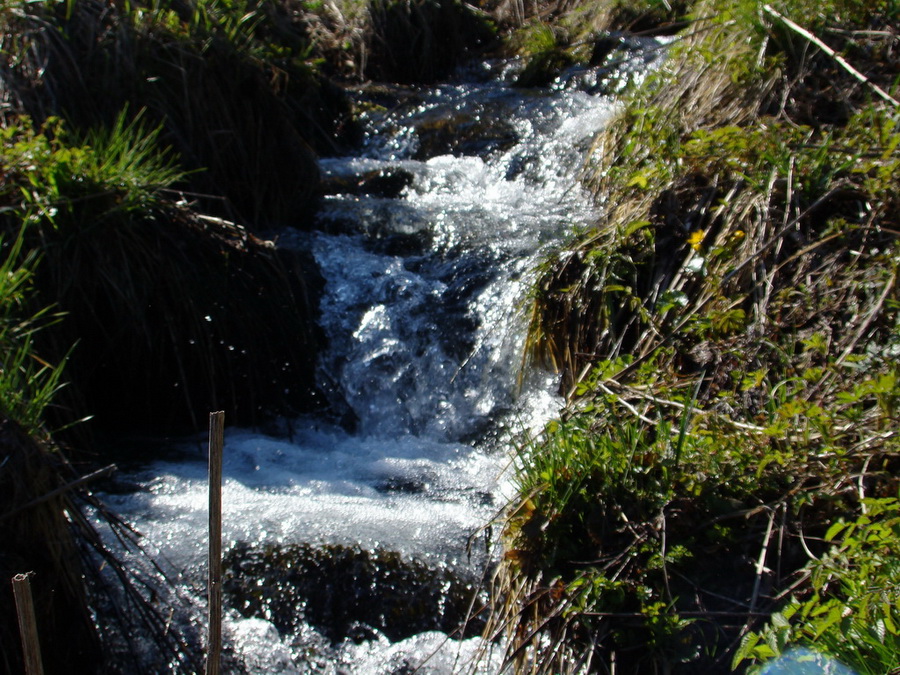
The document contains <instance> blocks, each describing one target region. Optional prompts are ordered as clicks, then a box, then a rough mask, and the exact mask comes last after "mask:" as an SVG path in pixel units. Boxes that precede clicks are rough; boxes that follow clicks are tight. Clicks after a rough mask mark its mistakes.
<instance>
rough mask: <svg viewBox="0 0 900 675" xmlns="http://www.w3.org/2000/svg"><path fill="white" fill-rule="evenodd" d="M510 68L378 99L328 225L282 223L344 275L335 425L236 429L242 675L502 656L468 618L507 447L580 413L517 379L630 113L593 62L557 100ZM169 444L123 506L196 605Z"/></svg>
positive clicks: (549, 388)
mask: <svg viewBox="0 0 900 675" xmlns="http://www.w3.org/2000/svg"><path fill="white" fill-rule="evenodd" d="M511 72H512V71H511V69H510V64H482V65H480V66H479V67H477V68H473V69H470V70H469V71H468V72H466V73H464V74H463V75H461V76H460V79H459V80H458V81H456V82H453V83H449V84H443V85H440V86H437V87H434V88H429V89H423V88H399V87H388V86H381V87H369V88H364V89H361V90H360V91H359V96H360V100H361V101H363V102H364V103H365V109H366V110H367V111H368V112H367V113H366V115H365V122H366V136H365V141H364V143H363V145H362V148H361V151H360V152H359V154H357V155H356V156H353V157H332V158H325V159H323V160H322V161H321V166H322V171H323V175H324V176H325V184H326V185H328V186H329V189H330V194H329V195H328V196H326V197H325V198H324V204H323V207H322V210H321V213H320V215H319V217H318V222H317V224H316V227H315V228H314V229H313V231H300V230H295V229H291V228H287V229H286V230H284V231H281V232H279V234H278V245H279V246H282V247H296V248H301V249H304V250H306V251H310V252H312V254H313V255H314V257H315V260H316V261H317V263H318V265H319V266H320V268H321V272H322V275H323V277H324V279H325V287H324V295H323V298H322V318H321V322H322V326H321V327H322V329H323V331H324V333H325V335H326V336H327V343H328V345H329V346H328V349H327V352H326V353H325V354H323V356H322V359H321V365H320V376H321V382H322V388H323V390H325V391H326V392H327V393H328V396H329V397H330V404H331V405H330V412H331V414H329V415H322V416H318V417H308V418H301V419H296V420H287V421H285V423H284V426H283V433H268V434H264V433H261V432H259V431H253V430H246V429H236V428H228V429H227V430H226V438H225V460H224V489H223V502H224V539H225V546H226V549H227V550H228V551H229V553H228V554H227V558H228V574H229V575H230V579H231V581H230V582H226V607H227V610H228V615H227V617H226V625H225V638H226V643H227V644H228V650H229V654H228V658H229V659H231V661H230V663H232V664H233V665H234V668H235V670H237V671H243V672H250V673H257V672H258V673H272V672H284V673H299V672H302V673H306V672H310V673H312V672H315V673H360V674H363V673H379V672H384V673H395V672H396V673H401V672H412V669H413V668H415V667H417V666H420V665H421V666H422V668H421V670H418V671H416V672H422V673H442V674H443V673H450V672H468V669H470V666H469V665H468V664H469V662H470V660H471V659H472V658H473V657H474V656H475V655H476V654H478V653H480V651H479V650H481V649H482V648H483V647H484V645H483V644H482V643H481V641H480V640H479V638H478V637H477V636H475V635H474V634H475V633H477V630H476V629H477V622H474V623H473V626H475V628H473V629H471V630H470V631H469V633H467V634H465V635H463V636H460V635H459V634H455V633H454V627H455V625H456V623H458V621H459V618H460V616H461V615H464V614H465V611H466V610H467V608H468V606H469V602H470V596H471V593H472V592H473V590H474V589H475V588H476V587H477V584H478V579H479V577H480V575H481V574H482V572H483V570H484V568H485V566H486V565H487V564H489V562H490V560H489V556H488V555H487V554H486V553H485V545H484V541H483V540H484V539H485V538H486V536H487V534H486V532H483V531H482V528H484V527H485V526H486V525H487V524H488V523H489V522H490V520H491V519H492V518H493V517H494V516H495V515H496V514H497V513H498V511H499V510H500V509H501V508H502V507H503V505H504V503H505V501H504V500H505V499H506V498H507V497H508V496H509V488H508V486H507V482H508V477H505V476H504V468H505V467H506V466H507V465H508V463H509V456H508V448H507V447H505V446H504V443H503V439H504V438H505V435H504V434H505V433H506V430H515V429H523V428H536V427H539V426H540V425H541V423H542V422H544V421H545V420H546V419H548V417H549V416H551V415H553V414H555V413H556V412H557V411H558V409H559V407H560V405H561V401H560V400H559V399H558V398H557V397H556V396H555V394H554V390H555V384H554V379H553V376H552V375H551V374H548V373H530V374H529V375H528V377H527V378H525V383H524V385H522V386H520V384H519V374H520V372H519V371H520V366H521V359H522V357H521V352H522V344H523V337H524V329H525V317H524V315H523V314H524V313H523V311H522V310H523V307H524V302H525V299H526V293H527V291H528V288H529V284H530V282H531V281H532V274H533V273H534V272H533V270H534V268H535V265H536V264H537V262H538V261H539V260H540V258H541V256H542V255H543V254H544V253H545V252H546V250H547V247H549V246H553V245H556V244H558V242H559V241H560V240H561V238H563V237H564V236H565V235H566V233H567V232H569V231H571V230H572V228H577V227H579V226H583V225H587V224H589V223H590V222H591V221H592V219H594V218H595V217H596V207H595V205H594V204H593V203H592V200H591V198H590V196H589V195H587V194H586V193H585V192H584V190H583V189H582V188H581V187H580V186H579V183H578V180H577V175H578V171H579V169H580V168H581V165H582V163H583V161H584V156H585V153H586V151H587V149H588V147H589V145H590V143H591V140H592V137H593V136H594V134H595V133H596V132H597V131H598V130H599V129H601V128H602V126H603V124H604V123H605V121H606V120H607V119H608V117H609V115H610V114H611V111H612V109H613V105H614V101H613V99H612V98H611V97H609V96H604V95H602V94H598V93H597V91H596V89H597V85H598V78H600V77H602V76H603V73H601V72H600V71H599V70H598V69H593V70H590V69H573V70H572V71H570V72H569V73H567V77H564V78H560V79H559V80H557V81H556V82H555V83H554V85H553V86H551V87H546V88H540V89H517V88H514V87H512V86H510V80H511V77H512V75H511ZM226 420H227V412H226ZM169 451H170V453H169V454H168V455H167V456H168V457H169V458H168V459H166V460H157V461H153V462H152V463H149V464H146V465H143V466H138V467H134V468H131V469H129V470H128V472H127V475H126V477H125V480H126V481H127V483H128V484H129V485H130V486H131V488H129V489H125V490H120V491H117V492H116V493H112V492H110V493H108V494H106V495H104V499H105V501H106V502H107V503H108V504H109V505H110V506H111V507H112V508H113V509H114V510H115V511H116V512H117V513H118V514H119V515H120V516H121V517H122V518H124V519H125V520H127V521H129V522H131V523H133V524H134V526H135V527H136V529H137V530H139V531H140V532H141V533H142V535H143V542H144V545H145V546H146V547H147V548H148V550H150V551H151V552H152V553H154V554H155V555H156V556H157V558H158V560H161V561H164V566H166V569H168V570H169V573H170V574H173V573H174V575H175V577H176V578H178V579H180V580H181V583H182V584H183V587H182V593H181V595H182V597H183V598H187V600H186V602H187V603H188V604H194V605H195V606H196V607H197V608H200V607H202V604H203V601H202V587H203V583H204V582H203V580H204V574H205V550H206V549H205V543H204V542H205V534H204V533H205V530H206V517H207V516H206V482H205V481H206V465H205V460H204V453H205V445H204V439H185V440H183V441H179V442H177V443H175V444H174V447H172V448H169ZM473 537H474V538H473ZM196 611H198V612H199V609H197V610H196ZM454 622H455V623H454ZM448 637H452V638H454V639H448ZM459 637H465V638H466V639H465V640H457V639H455V638H459ZM423 663H424V665H422V664H423ZM497 663H498V662H497V660H496V658H494V659H493V660H492V659H491V658H489V657H484V658H482V660H481V666H480V667H481V671H482V672H496V669H497V667H498V665H497Z"/></svg>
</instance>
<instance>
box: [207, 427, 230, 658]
mask: <svg viewBox="0 0 900 675" xmlns="http://www.w3.org/2000/svg"><path fill="white" fill-rule="evenodd" d="M224 437H225V413H224V412H222V411H219V412H213V413H210V414H209V585H208V589H207V591H208V593H209V637H208V639H207V642H206V650H207V651H206V674H207V675H219V657H220V655H221V653H222V447H223V446H224Z"/></svg>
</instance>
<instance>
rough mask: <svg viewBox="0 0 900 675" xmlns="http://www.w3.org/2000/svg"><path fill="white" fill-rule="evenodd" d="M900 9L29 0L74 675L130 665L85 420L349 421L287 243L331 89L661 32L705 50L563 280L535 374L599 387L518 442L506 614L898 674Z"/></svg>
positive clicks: (20, 528)
mask: <svg viewBox="0 0 900 675" xmlns="http://www.w3.org/2000/svg"><path fill="white" fill-rule="evenodd" d="M475 5H477V7H476V6H475ZM898 24H900V8H898V5H897V3H896V2H895V0H878V1H877V2H865V1H863V0H824V1H821V2H811V1H809V0H797V1H795V2H787V1H786V0H785V1H781V2H772V3H771V4H770V5H765V4H763V3H761V2H757V1H755V0H740V2H725V1H724V0H697V1H696V2H693V3H691V2H686V1H685V2H667V1H666V0H661V1H652V0H648V1H647V2H640V1H638V0H617V1H611V2H602V1H600V0H596V1H594V0H586V1H584V2H572V1H565V0H561V1H559V2H555V3H522V2H511V1H507V2H481V3H474V4H472V3H468V4H463V3H459V2H452V1H451V0H445V1H440V2H435V1H431V0H409V1H393V0H372V1H371V2H369V3H363V2H356V1H349V0H348V1H347V2H342V3H332V2H327V3H319V2H300V1H295V0H162V1H152V2H151V1H149V0H148V1H147V2H125V1H119V0H115V1H113V2H101V1H100V0H68V1H64V2H58V1H55V0H46V1H34V0H29V1H21V2H19V1H15V0H7V1H5V2H2V3H0V26H2V35H0V46H2V55H3V58H2V59H0V101H2V106H0V123H2V124H0V126H2V129H0V155H2V158H3V171H2V174H0V235H2V252H0V445H2V453H3V456H4V457H3V459H2V460H0V494H2V495H3V502H2V504H0V535H2V536H3V538H4V541H6V542H15V547H14V548H11V547H9V546H4V547H2V550H0V569H2V570H3V571H4V573H9V574H7V576H9V575H11V573H14V572H18V571H22V570H23V569H31V570H35V571H36V573H37V574H38V575H39V576H41V577H42V578H43V579H45V580H49V581H48V583H47V584H46V585H45V586H44V589H45V590H44V591H42V592H41V593H40V594H39V607H40V608H41V611H42V612H44V614H43V615H42V616H41V617H39V620H40V621H41V622H42V626H43V630H44V631H45V634H46V635H52V636H53V638H52V639H53V644H54V646H55V647H56V648H55V649H54V650H53V653H52V657H51V658H50V659H48V663H45V665H46V666H47V667H48V672H52V671H54V670H57V671H59V672H64V671H65V672H71V670H72V668H73V667H76V669H78V670H79V672H87V671H88V670H89V669H90V668H91V667H92V664H96V663H98V662H101V661H102V659H103V658H104V656H103V654H102V653H101V652H102V649H103V648H108V646H109V636H105V637H103V640H105V642H104V641H103V640H101V636H98V635H96V633H95V627H94V624H93V620H92V616H91V613H90V610H89V609H88V605H87V603H88V601H89V598H88V596H89V595H92V602H94V603H96V597H97V586H96V585H95V586H92V587H91V588H90V590H91V593H87V592H86V589H85V587H84V578H85V577H86V578H88V579H93V580H94V581H92V582H91V583H95V582H96V581H97V580H98V579H99V577H98V575H97V574H96V572H97V569H96V568H97V566H98V564H99V562H100V561H101V560H102V561H105V562H104V564H105V565H107V566H109V567H112V568H114V569H116V570H117V572H121V573H122V575H121V578H122V579H125V578H126V577H127V575H126V574H124V572H125V570H124V569H123V568H122V567H121V566H120V565H118V563H117V562H116V561H115V560H114V559H111V558H110V557H109V555H108V553H107V552H105V551H104V549H103V547H102V545H101V544H100V542H99V540H98V539H97V537H96V533H94V532H93V529H92V526H91V524H90V523H89V522H88V520H87V519H85V518H84V517H82V516H81V515H80V514H81V512H82V508H83V505H84V503H85V502H84V500H88V501H90V499H91V498H90V496H89V494H87V493H86V492H85V491H83V490H82V489H81V488H82V487H83V485H82V484H80V483H78V482H77V481H78V478H79V475H80V474H81V473H83V469H82V465H75V466H73V465H72V464H71V463H70V461H69V459H68V457H69V456H72V455H75V454H77V455H78V456H83V454H84V453H83V452H79V453H74V452H73V451H72V450H71V448H62V447H61V446H60V445H59V444H58V441H59V440H60V439H63V438H65V439H67V440H68V441H69V442H78V443H79V444H81V445H79V447H78V449H79V450H81V451H84V450H91V451H92V452H95V451H96V447H92V446H87V447H85V445H84V444H85V443H86V442H87V439H89V438H91V437H90V436H89V435H87V434H85V435H83V436H73V435H68V436H67V435H64V434H63V427H66V426H69V425H71V424H73V422H74V421H75V420H77V419H80V418H85V417H91V416H93V417H95V419H96V421H97V424H96V425H95V429H99V430H103V431H109V430H114V431H121V430H122V429H123V428H127V429H135V428H138V427H143V428H150V429H153V430H155V432H157V433H159V432H161V431H166V432H167V431H170V430H172V429H175V428H180V429H181V428H197V427H198V426H202V422H203V418H204V417H205V413H206V412H207V411H209V410H212V409H215V408H219V407H228V409H229V415H230V420H231V421H234V420H236V419H239V420H242V421H245V422H247V423H252V422H259V421H261V420H263V419H266V418H267V417H269V416H271V415H272V414H273V413H276V412H284V411H288V412H289V411H292V410H298V409H302V408H308V407H310V406H313V407H315V406H319V405H321V403H320V401H321V396H320V393H319V392H317V391H315V389H314V387H313V385H312V369H313V364H314V360H315V353H316V350H317V349H318V346H319V340H320V338H319V336H318V334H317V331H316V330H315V314H316V311H317V310H316V298H315V294H316V285H317V279H316V273H315V270H314V269H313V268H312V266H311V264H310V262H309V261H307V260H305V259H303V258H298V257H286V256H285V255H284V254H283V253H281V252H280V251H279V250H278V249H277V247H274V246H273V245H272V244H271V243H270V242H267V241H264V240H263V239H261V238H259V237H261V236H263V235H264V233H268V232H272V231H275V230H277V228H278V227H280V226H283V225H286V224H291V225H295V226H301V227H302V226H304V225H305V224H307V223H309V222H310V220H311V216H312V213H313V211H314V209H315V208H316V200H317V197H318V194H319V190H320V184H319V176H318V172H317V169H316V164H315V160H316V155H317V154H319V153H327V152H331V151H334V150H337V149H340V148H342V147H346V146H347V145H348V144H352V143H353V142H354V141H355V138H356V137H355V134H356V131H355V126H354V121H353V111H352V108H351V106H350V105H349V103H348V102H347V99H346V98H345V96H344V95H343V93H342V91H341V89H340V88H339V87H337V86H335V85H334V84H333V80H338V79H340V80H344V81H350V82H357V81H359V80H361V79H365V78H378V79H383V80H390V81H402V82H425V81H434V80H436V79H438V78H441V77H444V76H446V75H447V74H448V73H450V72H451V71H452V69H453V68H454V67H455V66H457V65H458V64H460V63H461V62H462V61H463V60H464V59H465V58H467V57H469V56H471V55H474V54H479V53H482V52H484V50H487V49H492V50H496V51H495V52H494V53H501V52H502V53H505V54H513V53H516V54H520V55H522V56H524V57H525V58H527V59H528V65H527V67H526V68H525V69H524V70H522V72H521V74H520V76H519V82H518V83H519V84H520V85H521V86H539V85H542V84H547V83H549V82H551V81H552V80H553V78H554V77H555V76H556V74H557V73H558V72H559V70H560V69H562V68H565V67H567V66H568V65H570V64H572V63H576V62H585V61H589V62H591V63H593V64H594V65H598V66H602V65H605V64H606V65H608V64H612V63H614V62H615V60H616V59H617V58H618V57H620V56H621V53H620V51H619V50H620V49H622V46H623V45H626V44H627V38H628V36H629V35H631V34H656V35H672V36H674V42H673V44H672V46H671V48H670V58H669V61H668V62H667V65H666V66H665V67H664V68H662V69H661V70H660V71H659V72H657V73H654V74H652V75H651V76H649V77H648V78H647V79H646V81H644V82H640V83H638V82H630V83H629V82H621V81H615V80H610V82H609V83H608V84H609V88H610V92H616V93H621V91H620V90H623V89H625V90H627V93H624V94H623V95H624V97H625V100H624V104H623V108H622V111H621V114H620V115H619V117H618V118H617V119H616V120H615V122H614V123H613V124H612V125H611V126H610V127H609V128H608V129H607V130H606V131H605V132H604V133H603V134H602V135H601V136H600V137H598V138H597V140H596V143H595V147H594V149H593V152H592V155H591V161H590V165H589V166H588V167H587V168H586V171H585V180H586V182H587V183H588V184H589V185H590V186H591V187H592V188H593V190H594V191H595V193H596V194H597V196H598V199H599V200H600V201H602V202H603V203H604V204H605V210H604V216H603V219H602V222H600V223H598V224H597V226H596V227H595V228H592V229H590V230H589V231H585V232H579V233H576V234H575V235H574V237H573V239H572V241H570V242H567V243H566V244H565V245H564V246H561V248H560V250H559V252H558V253H557V254H556V255H555V256H553V257H552V258H551V259H549V260H547V261H546V263H545V265H544V266H543V268H542V270H541V275H540V279H539V282H538V284H537V286H536V287H535V289H534V292H533V297H532V303H531V307H532V326H531V336H530V342H529V346H528V350H529V356H530V357H531V358H532V359H533V360H534V361H536V362H540V363H543V364H546V365H550V366H552V367H555V368H557V369H558V370H559V371H560V372H561V373H562V374H563V385H562V387H563V389H564V392H565V393H566V394H567V396H568V399H569V402H570V403H569V406H568V408H567V411H566V413H565V415H563V417H562V418H561V419H559V420H557V421H554V422H553V423H551V424H550V425H549V426H548V427H547V429H546V430H545V432H544V433H543V434H542V435H540V436H539V437H536V438H532V439H527V440H526V441H524V442H523V444H522V446H521V448H520V449H519V452H518V456H517V459H516V466H517V471H518V474H517V475H518V481H519V487H520V491H521V500H520V501H519V503H517V504H516V505H515V506H514V508H512V509H511V510H510V512H509V513H508V514H507V517H506V519H505V521H504V534H505V541H506V544H507V553H506V555H505V559H504V561H503V564H502V565H501V569H500V570H499V573H498V576H497V588H496V589H495V590H496V596H495V608H494V612H493V616H492V619H491V625H490V626H489V630H490V631H491V632H492V634H494V635H505V636H507V637H508V638H509V645H510V647H509V657H510V660H511V661H512V662H514V663H515V664H516V667H517V668H519V669H520V670H521V671H529V672H530V671H533V672H547V673H551V672H553V673H562V672H574V671H578V670H580V669H586V670H591V671H596V672H609V671H613V670H615V671H616V672H650V671H651V670H658V671H664V672H670V671H671V672H675V671H680V672H698V669H702V670H703V672H714V671H716V670H719V671H727V670H729V669H731V668H732V667H735V668H738V669H747V668H750V669H753V668H754V667H757V665H758V664H760V663H762V662H764V661H765V660H767V659H769V658H770V657H772V656H776V655H779V654H781V653H783V652H785V650H787V649H788V648H789V646H790V645H796V644H807V645H811V646H812V647H814V648H815V649H816V650H819V651H821V652H823V653H826V654H830V655H832V656H835V657H837V658H838V659H840V660H841V661H842V662H844V663H846V664H848V665H850V666H852V667H853V668H854V669H855V670H856V671H857V672H860V673H888V672H896V671H897V669H898V667H900V664H898V661H897V659H898V656H897V654H898V652H900V597H898V591H897V588H898V587H900V583H898V582H900V579H898V576H900V564H898V563H897V560H898V559H900V558H898V555H900V544H898V542H900V538H898V535H900V502H898V501H897V497H898V494H897V492H898V481H897V468H898V461H900V454H898V453H900V448H898V442H897V432H896V426H897V415H898V412H897V410H898V405H900V382H898V378H900V369H898V358H897V354H898V349H900V345H898V338H897V318H898V317H897V313H898V309H900V291H898V288H897V283H896V281H897V279H896V277H897V271H898V270H897V260H898V256H897V254H898V251H897V237H898V234H900V222H898V215H897V214H898V206H900V166H898V164H900V150H898V147H900V104H898V102H897V98H898V96H900V95H898V93H897V78H898V73H900V35H898V29H897V26H898ZM610 31H613V32H610ZM262 131H265V132H266V133H261V132H262ZM288 382H290V383H296V382H305V383H307V384H306V386H303V387H295V388H294V389H293V391H292V392H291V396H290V397H289V398H288V400H285V398H284V396H283V394H284V390H285V385H286V383H288ZM66 383H67V384H66ZM64 385H65V386H64ZM73 428H74V429H78V428H85V425H75V426H74V427H73ZM51 429H52V430H53V431H52V432H51V431H50V430H51ZM54 439H56V441H57V442H54ZM92 503H93V506H92V508H102V507H100V505H98V504H96V502H92ZM65 514H68V516H66V515H65ZM80 544H81V545H80ZM83 544H86V546H85V545H83ZM76 551H77V552H78V553H80V555H78V554H76V553H75V552H76ZM98 555H99V556H100V557H98ZM79 560H80V561H81V564H80V565H79V563H78V561H79ZM126 586H127V584H126ZM4 588H5V589H6V590H4V591H3V596H2V597H0V605H2V608H3V611H4V612H6V614H4V621H3V624H2V625H3V628H4V630H3V631H2V635H0V639H2V641H3V650H2V653H3V661H2V665H3V667H4V668H5V670H7V671H10V672H20V671H21V667H20V664H19V662H18V658H19V657H18V651H17V650H18V637H17V635H16V634H15V629H14V627H15V621H14V619H11V618H9V617H10V614H9V610H10V607H11V600H10V598H9V590H8V584H7V585H6V586H5V587H4ZM128 592H132V593H133V594H132V595H130V596H128V597H130V598H131V599H132V601H134V602H135V603H136V605H137V606H140V600H139V599H138V598H139V594H137V593H136V591H134V589H131V591H128ZM117 597H118V596H117ZM94 606H95V607H96V605H94ZM138 613H139V614H141V613H142V614H141V615H142V616H143V617H144V627H143V628H141V629H140V630H143V631H146V632H147V633H149V634H155V635H157V636H158V638H159V640H160V642H159V648H160V653H161V654H166V655H167V656H166V658H168V659H169V660H170V663H171V664H179V667H182V666H183V669H185V670H190V669H191V668H193V667H194V666H192V665H191V656H190V654H187V650H186V645H185V644H183V643H181V642H179V640H181V639H182V638H181V636H178V635H173V634H171V633H168V632H167V631H166V630H165V628H166V626H167V624H166V622H165V621H163V620H162V619H161V617H158V616H156V615H154V614H153V613H152V611H150V609H149V608H147V607H143V608H142V609H140V610H139V612H138ZM129 630H131V629H130V628H128V627H127V626H125V625H123V626H122V628H121V631H122V634H123V636H124V635H127V632H128V631H129ZM119 637H122V636H119ZM107 656H108V655H107ZM107 665H109V664H107ZM173 667H175V666H174V665H173Z"/></svg>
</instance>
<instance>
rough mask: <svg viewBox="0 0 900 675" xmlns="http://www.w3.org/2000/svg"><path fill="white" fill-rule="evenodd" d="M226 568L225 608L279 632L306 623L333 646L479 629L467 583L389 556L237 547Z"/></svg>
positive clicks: (341, 549)
mask: <svg viewBox="0 0 900 675" xmlns="http://www.w3.org/2000/svg"><path fill="white" fill-rule="evenodd" d="M225 566H226V575H225V581H224V584H223V589H224V593H225V595H226V597H227V598H228V602H229V604H231V605H232V606H233V607H234V608H235V609H237V611H239V612H240V613H241V614H242V615H244V616H245V617H264V618H266V619H268V620H269V621H271V622H272V623H274V624H275V626H276V627H277V628H278V629H279V631H281V632H282V633H290V634H294V633H296V632H297V631H298V630H299V629H300V626H301V624H303V623H308V624H310V625H311V626H313V627H314V628H315V629H316V630H317V631H319V632H321V633H322V634H323V635H325V636H326V637H328V638H329V639H330V640H332V641H333V642H341V641H344V640H346V639H350V640H354V641H359V640H366V639H370V638H371V635H372V634H373V631H378V632H379V633H382V634H384V635H385V636H386V637H387V638H388V639H389V640H391V641H397V640H402V639H404V638H407V637H410V636H412V635H415V634H418V633H422V632H424V631H431V630H439V631H442V632H444V633H456V634H457V636H459V637H463V636H472V635H477V634H479V633H480V631H481V629H482V628H483V626H484V624H483V622H482V620H481V619H480V618H477V617H475V618H470V617H469V611H470V607H471V606H472V599H473V598H474V596H475V595H476V593H477V588H476V586H475V584H474V582H473V581H472V580H469V579H465V578H463V577H462V576H461V575H460V574H459V572H457V571H454V570H450V569H448V568H446V567H430V566H429V565H427V564H425V563H423V562H420V561H415V560H406V559H404V558H403V557H402V556H401V555H400V554H399V553H396V552H393V551H384V550H375V551H365V550H361V549H359V548H351V547H345V546H339V545H329V546H320V547H317V546H313V545H312V544H299V545H291V546H267V547H266V548H263V549H254V548H251V547H250V546H249V545H247V544H241V545H239V546H237V547H236V548H234V549H233V550H232V551H231V552H230V553H229V554H228V555H227V556H226V560H225Z"/></svg>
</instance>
